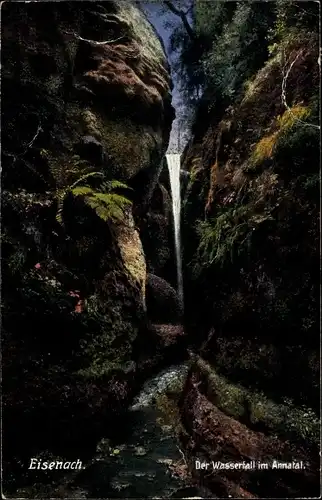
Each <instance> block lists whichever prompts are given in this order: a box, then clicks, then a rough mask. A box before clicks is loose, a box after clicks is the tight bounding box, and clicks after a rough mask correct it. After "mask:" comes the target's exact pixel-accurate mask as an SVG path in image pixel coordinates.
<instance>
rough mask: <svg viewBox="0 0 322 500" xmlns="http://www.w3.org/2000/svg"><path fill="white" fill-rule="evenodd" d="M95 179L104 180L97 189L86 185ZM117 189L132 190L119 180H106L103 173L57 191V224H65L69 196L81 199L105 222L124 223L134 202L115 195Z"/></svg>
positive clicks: (91, 174) (82, 179)
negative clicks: (66, 201)
mask: <svg viewBox="0 0 322 500" xmlns="http://www.w3.org/2000/svg"><path fill="white" fill-rule="evenodd" d="M94 177H101V178H102V179H103V180H102V181H101V183H100V185H99V186H98V187H97V188H96V187H91V186H89V185H88V184H86V183H85V182H86V181H88V180H90V179H93V178H94ZM115 189H127V190H131V189H132V188H130V187H129V186H127V185H126V184H124V183H123V182H120V181H117V180H111V181H107V180H104V174H102V173H101V172H89V173H87V174H84V175H83V176H81V177H80V178H79V179H77V180H76V181H75V182H74V183H73V184H72V185H71V186H69V187H68V188H65V189H62V190H59V191H57V193H56V199H57V214H56V220H57V222H58V223H60V224H63V219H64V217H63V207H64V202H65V199H66V196H67V195H72V196H73V197H74V198H81V199H82V200H83V202H84V203H85V204H86V205H87V206H88V207H90V208H91V209H92V210H93V211H94V212H95V213H96V215H97V216H98V217H99V218H100V219H102V220H104V221H105V222H109V221H110V222H114V223H116V222H122V221H123V220H124V215H125V210H126V209H127V208H129V207H130V206H131V205H132V202H131V200H129V199H128V198H126V197H125V196H122V195H120V194H117V193H114V192H113V190H115Z"/></svg>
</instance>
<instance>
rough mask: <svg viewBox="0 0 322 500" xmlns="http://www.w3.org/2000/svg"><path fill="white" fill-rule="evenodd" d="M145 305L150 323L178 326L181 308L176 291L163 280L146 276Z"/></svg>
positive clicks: (153, 276)
mask: <svg viewBox="0 0 322 500" xmlns="http://www.w3.org/2000/svg"><path fill="white" fill-rule="evenodd" d="M146 305H147V313H148V317H149V319H150V321H152V322H154V323H160V322H162V323H171V324H178V323H179V322H180V319H181V313H182V311H181V308H180V302H179V298H178V294H177V292H176V290H175V289H174V288H173V287H172V286H171V285H170V284H169V283H168V282H167V281H166V280H164V279H162V278H160V277H159V276H156V275H154V274H148V279H147V285H146Z"/></svg>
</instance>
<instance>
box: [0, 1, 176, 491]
mask: <svg viewBox="0 0 322 500" xmlns="http://www.w3.org/2000/svg"><path fill="white" fill-rule="evenodd" d="M105 42H107V43H105ZM171 87H172V84H171V80H170V75H169V67H168V63H167V61H166V57H165V54H164V50H163V47H162V44H161V42H160V40H159V39H158V37H157V35H156V34H155V31H154V30H153V28H152V27H151V25H150V24H149V22H148V21H147V20H146V18H145V17H144V15H143V14H142V13H141V12H140V11H139V10H138V8H137V7H135V6H134V5H132V3H130V2H121V1H111V2H98V3H92V2H57V3H50V2H49V3H48V2H46V3H25V4H21V3H8V4H5V5H3V8H2V224H3V226H2V236H3V239H2V259H3V266H2V280H3V281H2V303H3V323H2V327H3V337H2V338H3V344H2V345H3V375H4V379H5V383H4V398H3V405H4V406H3V409H4V417H3V429H4V435H5V440H4V448H3V449H4V451H3V453H4V455H3V457H4V461H5V469H6V470H5V472H6V481H7V484H9V483H10V482H11V481H14V480H16V479H18V480H20V479H21V469H20V468H19V467H20V466H22V467H24V466H25V464H24V460H25V459H26V460H27V458H30V456H37V453H38V452H39V450H40V449H43V448H46V447H47V448H48V449H52V450H53V451H54V453H56V454H58V455H64V454H66V453H67V455H68V453H69V452H68V451H67V449H69V450H71V449H73V450H74V452H71V451H70V453H69V454H73V453H75V454H76V455H77V453H78V452H77V442H79V440H80V436H82V440H83V439H84V443H85V440H86V436H89V437H91V436H93V435H95V434H96V433H98V434H99V432H100V426H101V424H102V422H104V428H105V430H106V426H108V425H107V422H108V421H112V420H113V418H114V416H115V417H117V415H118V414H119V412H120V411H121V409H122V408H124V403H125V402H126V400H127V398H128V397H129V395H130V394H131V390H132V389H133V387H132V385H133V381H134V374H135V353H134V352H133V346H134V343H135V340H136V338H137V336H138V334H139V333H140V331H141V330H142V329H144V328H145V324H146V304H145V285H146V260H145V255H144V251H143V248H142V244H141V240H140V237H139V233H138V231H137V229H136V225H135V223H134V220H133V217H132V209H133V213H134V214H135V213H136V211H138V210H137V209H138V208H140V211H141V213H142V214H144V212H146V210H147V204H148V202H149V200H150V198H151V193H152V192H153V190H154V188H155V186H156V184H157V181H158V175H159V173H160V168H161V163H162V158H163V155H164V153H165V151H166V149H167V144H168V140H169V134H170V129H171V123H172V119H173V114H174V113H173V108H172V106H171V93H170V91H171ZM88 168H89V169H90V172H98V173H101V174H104V175H105V179H106V180H107V181H113V182H115V180H116V181H122V182H126V183H127V185H128V186H130V187H132V191H130V192H128V191H127V189H126V186H125V187H124V186H123V187H118V188H116V192H115V193H113V196H114V198H113V197H112V198H111V197H110V198H107V199H108V200H109V202H110V203H111V200H112V201H113V200H114V201H115V200H116V204H114V205H113V207H114V212H113V213H114V214H116V215H118V216H119V214H120V213H121V212H120V209H119V208H118V205H117V202H118V201H119V200H120V199H121V200H123V197H126V198H127V199H128V201H129V202H130V204H128V205H127V210H126V211H123V212H122V217H123V219H122V221H120V219H119V218H118V219H117V220H116V219H115V218H114V219H113V218H112V216H111V217H110V219H108V218H106V217H107V216H105V219H104V217H103V216H100V215H102V214H100V213H99V212H98V211H97V210H96V211H95V210H93V209H92V208H91V207H90V206H89V205H88V204H87V205H86V204H85V205H84V203H83V202H82V198H81V199H79V198H77V199H74V198H73V197H72V196H70V195H68V196H67V195H66V193H68V189H69V187H70V186H71V185H73V183H74V182H75V181H79V179H80V178H82V176H84V175H87V174H88V172H89V170H88ZM62 193H63V194H64V196H65V195H66V196H65V199H64V205H63V208H64V211H63V213H64V221H63V222H64V223H63V224H61V223H60V222H59V221H58V219H57V213H58V208H59V200H60V196H61V194H62ZM95 193H96V194H97V191H95ZM101 194H102V193H101ZM98 196H100V193H98ZM105 199H106V198H105ZM131 203H132V207H131ZM92 207H93V205H92ZM113 207H112V208H113ZM94 208H95V207H94ZM96 208H97V207H96ZM115 210H116V212H115ZM113 213H112V215H113ZM142 216H143V215H142ZM128 373H131V376H129V375H128ZM129 380H130V383H129ZM131 384H132V385H131ZM18 421H19V425H16V424H15V422H18ZM12 422H14V425H12ZM9 426H10V427H11V428H12V429H13V430H12V432H10V431H9ZM41 428H43V431H41V430H40V429H41ZM49 428H50V429H51V432H50V433H49V430H48V429H49ZM112 428H113V425H112V424H111V429H112ZM35 429H36V430H35ZM50 434H51V436H52V437H51V438H50V437H49V435H50ZM13 442H15V443H16V444H15V445H14V444H13ZM69 442H71V443H73V444H71V445H70V446H69V445H68V444H66V443H69ZM82 446H83V445H81V446H79V447H80V448H82ZM86 448H87V445H86V444H84V447H83V451H84V450H85V449H86ZM88 449H89V448H88ZM77 456H78V455H77Z"/></svg>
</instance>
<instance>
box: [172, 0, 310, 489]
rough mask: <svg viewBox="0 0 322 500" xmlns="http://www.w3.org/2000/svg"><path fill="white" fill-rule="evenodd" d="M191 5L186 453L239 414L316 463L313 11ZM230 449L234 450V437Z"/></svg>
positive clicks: (204, 449) (276, 5)
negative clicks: (196, 354)
mask: <svg viewBox="0 0 322 500" xmlns="http://www.w3.org/2000/svg"><path fill="white" fill-rule="evenodd" d="M194 12H195V24H194V33H193V36H190V35H189V33H188V32H187V30H186V34H185V37H182V38H181V41H180V38H179V36H177V35H174V37H173V43H174V48H176V50H177V51H178V53H179V54H181V58H180V64H181V74H182V75H183V80H182V84H183V85H184V86H185V88H186V91H187V94H188V95H193V96H194V104H195V103H197V105H196V108H195V110H194V111H195V112H194V121H193V123H192V127H191V134H192V137H191V140H190V141H189V143H188V145H187V147H186V150H185V152H184V160H183V168H184V169H186V170H189V172H190V180H189V185H188V188H187V191H186V193H185V198H184V208H183V248H184V282H185V297H186V303H185V310H186V328H187V329H188V330H189V331H190V334H191V338H192V341H194V338H195V342H196V343H197V342H198V341H197V337H198V339H199V338H200V336H202V337H203V339H204V344H203V346H202V349H201V351H200V355H201V362H202V363H203V368H204V367H205V366H207V367H208V368H207V370H206V371H205V370H204V369H203V370H201V369H200V367H199V368H198V366H197V365H196V366H195V367H194V368H193V369H192V371H191V374H190V378H189V382H188V383H187V387H186V392H185V395H184V396H183V400H182V408H183V410H182V411H183V418H184V419H185V424H186V426H187V429H188V428H189V432H188V434H189V437H187V436H186V437H185V438H184V440H185V439H186V440H187V441H186V446H187V450H190V451H189V452H188V455H189V456H191V460H193V458H192V457H194V458H195V457H196V456H198V453H199V454H204V455H205V456H206V457H207V459H211V458H212V459H214V458H216V457H217V456H219V455H220V451H218V450H221V451H222V453H225V452H224V448H225V445H224V442H222V441H221V439H222V435H221V432H222V433H225V432H226V431H227V429H228V428H231V429H232V432H234V429H235V431H236V433H238V432H239V431H238V425H237V422H236V421H238V420H239V421H240V422H242V423H243V425H245V426H246V428H248V429H252V430H253V431H255V432H258V433H259V434H260V433H261V432H262V433H264V434H265V436H273V435H276V434H278V436H279V439H281V440H282V441H285V442H289V441H290V442H291V443H293V444H294V443H299V442H300V441H302V444H303V443H304V447H307V449H308V450H310V451H309V453H311V455H310V456H311V458H310V460H311V461H312V464H313V463H315V464H316V463H317V461H318V460H317V451H316V450H317V447H318V442H319V437H318V433H317V432H316V430H317V428H316V423H317V421H318V411H319V394H320V392H319V388H320V380H319V368H320V365H319V340H320V339H319V308H318V303H319V274H318V272H317V270H318V263H319V158H320V125H319V105H320V102H319V75H320V68H319V40H318V21H319V7H318V5H317V4H316V3H315V2H308V3H306V4H305V6H304V4H302V3H300V2H288V1H276V2H266V3H265V2H264V3H262V2H252V1H249V2H203V1H201V0H200V1H198V0H197V1H196V3H195V10H194ZM188 52H189V53H190V54H192V53H193V54H195V59H192V58H190V59H189V58H187V57H186V56H187V53H188ZM187 104H188V105H189V100H188V102H187ZM201 372H202V373H201ZM200 373H201V374H200ZM211 405H213V407H214V408H216V407H217V409H220V410H221V411H223V412H224V413H225V414H226V415H228V416H229V417H233V419H232V420H227V422H226V424H227V427H226V428H224V427H225V426H223V428H222V429H221V430H218V429H219V428H218V429H217V431H216V432H217V434H216V432H215V431H214V429H215V428H216V426H215V424H214V422H216V421H217V420H216V419H217V417H218V418H219V420H220V417H219V414H218V415H217V416H214V422H213V423H211V421H210V419H207V418H206V415H207V412H208V411H210V409H211V407H212V406H211ZM285 405H286V406H285ZM199 406H200V412H199V411H198V410H196V408H197V407H199ZM211 411H214V412H215V409H214V410H211ZM203 412H205V415H204V420H203V417H202V414H203ZM295 415H296V416H295ZM306 418H307V420H306ZM295 420H297V422H298V424H299V425H298V426H297V425H296V424H295ZM304 422H306V423H304ZM312 423H314V424H313V426H311V424H312ZM226 424H225V425H226ZM314 429H315V430H314ZM211 432H214V436H215V435H217V439H216V438H215V437H214V441H213V444H212V445H211V446H210V444H209V435H210V433H211ZM227 432H228V431H227ZM229 432H230V431H229ZM243 432H246V430H244V431H243ZM247 432H248V431H247ZM225 435H226V434H225ZM258 437H259V442H260V441H261V439H263V441H262V443H261V445H260V444H259V442H258V446H263V447H264V441H265V439H266V438H264V437H260V436H258ZM249 438H250V442H251V441H252V440H253V439H255V435H253V436H252V437H251V436H250V435H249ZM256 439H257V437H256ZM246 441H247V439H246ZM250 442H249V443H250ZM254 442H255V441H253V443H254ZM231 444H232V446H236V447H237V448H238V446H239V445H238V444H237V437H236V442H235V441H234V438H233V437H232V438H231ZM244 444H245V443H244ZM298 445H299V444H298ZM278 446H280V445H278ZM278 446H277V447H278ZM299 446H302V445H299ZM255 447H256V446H255ZM193 449H194V451H193V452H192V451H191V450H193ZM216 450H217V451H216ZM235 451H236V450H235ZM254 453H255V452H254ZM285 453H286V452H285ZM299 453H300V452H299ZM218 454H219V455H218ZM228 456H230V452H229V451H228V449H227V459H228ZM231 457H232V455H231ZM237 457H238V452H237V454H236V455H234V459H237ZM239 458H240V457H239ZM192 463H193V462H192ZM314 467H315V465H314ZM314 467H313V468H314ZM313 475H314V474H313ZM304 476H305V474H304ZM304 476H303V490H301V488H300V486H299V483H296V481H295V480H294V482H293V483H292V479H291V478H286V477H284V478H283V479H278V484H279V488H280V489H279V492H280V493H279V494H282V492H283V491H284V492H287V491H288V492H289V494H291V490H292V489H293V488H294V491H293V490H292V491H293V493H294V492H297V493H299V491H300V490H301V491H303V492H304V491H317V490H314V488H317V474H316V472H315V478H316V480H315V481H316V482H315V483H314V480H313V479H312V478H313V476H312V478H311V479H310V477H309V475H307V476H305V477H304ZM213 479H214V484H213V486H214V489H213V491H214V492H217V493H220V494H228V493H229V494H231V495H232V496H239V495H241V496H243V495H246V496H247V495H251V494H255V495H256V494H257V495H260V496H261V495H262V494H263V492H264V490H265V489H266V490H267V488H268V489H269V485H267V484H266V483H265V481H264V479H263V480H262V482H261V483H260V482H259V483H258V482H256V479H255V477H254V481H253V480H250V481H248V479H246V475H245V477H244V476H243V477H240V478H235V479H233V483H234V484H233V483H231V484H230V483H229V480H230V479H229V477H227V478H226V479H227V480H228V483H227V482H226V483H225V480H224V479H223V480H222V484H221V486H220V485H219V483H220V482H221V480H220V479H219V478H217V479H218V481H219V483H218V484H217V483H216V478H215V477H214V478H213ZM231 479H232V478H231ZM244 480H245V481H244ZM209 481H210V480H209ZM288 481H289V483H288ZM229 484H230V486H229ZM295 484H297V486H296V485H295ZM260 485H261V486H260ZM261 487H263V490H260V488H261ZM216 488H217V489H216ZM221 488H223V489H221ZM239 488H242V489H239ZM243 488H244V490H243ZM288 488H289V489H288ZM305 488H307V490H305ZM310 488H311V489H310ZM267 492H268V490H267V491H266V492H265V493H267ZM277 493H278V491H277V490H274V491H273V489H271V494H272V495H271V496H274V495H275V494H277ZM293 493H292V494H293ZM285 494H286V493H285ZM294 494H295V493H294Z"/></svg>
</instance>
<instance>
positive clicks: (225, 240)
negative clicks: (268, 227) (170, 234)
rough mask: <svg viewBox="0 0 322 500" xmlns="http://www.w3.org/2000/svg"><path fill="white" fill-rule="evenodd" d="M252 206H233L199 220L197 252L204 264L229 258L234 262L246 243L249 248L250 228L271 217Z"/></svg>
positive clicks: (218, 262)
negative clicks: (216, 214) (211, 218)
mask: <svg viewBox="0 0 322 500" xmlns="http://www.w3.org/2000/svg"><path fill="white" fill-rule="evenodd" d="M253 210H254V209H252V207H250V206H248V205H246V206H240V207H237V208H236V207H233V208H229V209H226V210H225V211H224V212H223V213H222V214H220V215H219V216H218V217H216V218H215V219H213V220H210V221H199V224H198V225H197V233H198V236H199V238H200V243H199V247H198V250H197V255H198V261H199V262H201V264H202V265H203V266H211V265H212V264H214V263H217V264H219V265H221V266H223V265H224V264H225V263H226V262H227V261H229V260H230V261H231V262H233V261H234V257H235V255H236V254H240V253H241V252H243V251H244V250H245V247H247V248H248V249H249V248H250V244H251V239H252V235H253V232H254V231H255V230H256V229H257V227H258V226H259V225H260V224H261V223H262V222H264V221H266V220H271V219H272V217H271V215H270V214H269V213H267V214H258V213H254V211H253Z"/></svg>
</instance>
